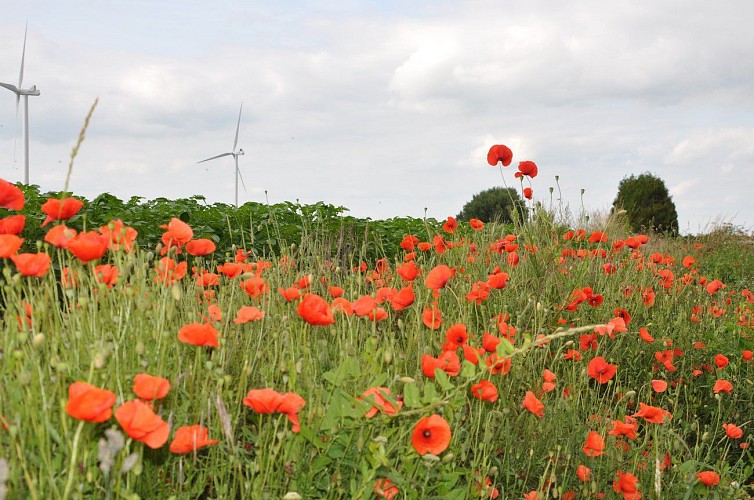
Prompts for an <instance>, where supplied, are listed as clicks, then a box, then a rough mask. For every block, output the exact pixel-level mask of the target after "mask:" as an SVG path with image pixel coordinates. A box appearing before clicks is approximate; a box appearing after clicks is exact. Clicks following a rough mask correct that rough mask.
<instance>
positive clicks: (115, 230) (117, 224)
mask: <svg viewBox="0 0 754 500" xmlns="http://www.w3.org/2000/svg"><path fill="white" fill-rule="evenodd" d="M99 232H100V234H101V235H102V236H104V237H105V238H107V240H108V241H109V244H108V249H110V250H112V251H113V252H117V251H118V250H120V249H121V247H122V248H123V250H125V251H126V252H130V251H131V250H133V245H134V242H135V241H136V237H137V236H138V235H139V233H138V231H136V229H134V228H132V227H127V226H126V225H125V224H123V221H122V220H120V219H115V220H112V221H110V222H109V223H108V224H107V225H106V226H102V227H100V228H99Z"/></svg>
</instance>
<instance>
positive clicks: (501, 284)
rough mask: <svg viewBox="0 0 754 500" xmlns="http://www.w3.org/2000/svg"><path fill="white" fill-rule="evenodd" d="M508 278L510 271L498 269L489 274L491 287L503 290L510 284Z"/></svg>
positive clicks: (488, 279)
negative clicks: (505, 271)
mask: <svg viewBox="0 0 754 500" xmlns="http://www.w3.org/2000/svg"><path fill="white" fill-rule="evenodd" d="M508 278H509V275H508V273H504V272H502V271H498V272H496V273H493V274H490V275H489V276H487V284H488V285H489V286H490V288H494V289H496V290H501V289H503V288H505V287H506V286H507V285H508Z"/></svg>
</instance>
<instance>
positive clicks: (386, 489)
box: [373, 478, 400, 500]
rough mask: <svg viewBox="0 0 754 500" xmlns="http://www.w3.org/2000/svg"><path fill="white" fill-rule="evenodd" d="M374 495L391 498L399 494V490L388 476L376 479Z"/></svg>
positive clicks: (387, 499) (390, 499)
mask: <svg viewBox="0 0 754 500" xmlns="http://www.w3.org/2000/svg"><path fill="white" fill-rule="evenodd" d="M373 491H374V495H375V496H376V497H377V498H384V499H385V500H392V499H393V498H395V497H397V496H398V495H399V494H400V490H399V489H398V487H397V486H396V485H394V484H393V482H392V481H391V480H390V479H389V478H382V479H378V480H377V481H375V482H374V488H373Z"/></svg>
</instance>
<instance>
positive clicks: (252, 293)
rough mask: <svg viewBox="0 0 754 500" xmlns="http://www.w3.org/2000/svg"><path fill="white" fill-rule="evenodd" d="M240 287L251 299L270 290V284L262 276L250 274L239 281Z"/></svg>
mask: <svg viewBox="0 0 754 500" xmlns="http://www.w3.org/2000/svg"><path fill="white" fill-rule="evenodd" d="M241 288H242V289H243V291H244V292H246V295H248V296H249V297H251V298H252V299H256V298H259V297H261V296H262V295H265V294H267V293H269V291H270V286H269V285H268V284H267V282H266V281H265V280H264V278H261V277H259V276H252V277H251V278H248V279H246V280H244V281H243V282H241Z"/></svg>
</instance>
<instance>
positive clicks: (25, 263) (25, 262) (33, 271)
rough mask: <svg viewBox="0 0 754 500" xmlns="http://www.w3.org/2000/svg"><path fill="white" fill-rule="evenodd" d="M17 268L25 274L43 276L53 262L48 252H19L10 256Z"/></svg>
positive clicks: (36, 276) (35, 276)
mask: <svg viewBox="0 0 754 500" xmlns="http://www.w3.org/2000/svg"><path fill="white" fill-rule="evenodd" d="M10 260H12V261H13V263H14V264H15V265H16V269H18V272H19V273H21V274H22V275H23V276H31V277H34V278H41V277H42V276H44V275H45V274H46V273H47V271H48V270H49V269H50V263H51V262H52V261H51V259H50V256H49V255H47V254H46V253H19V254H15V255H11V256H10Z"/></svg>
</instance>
